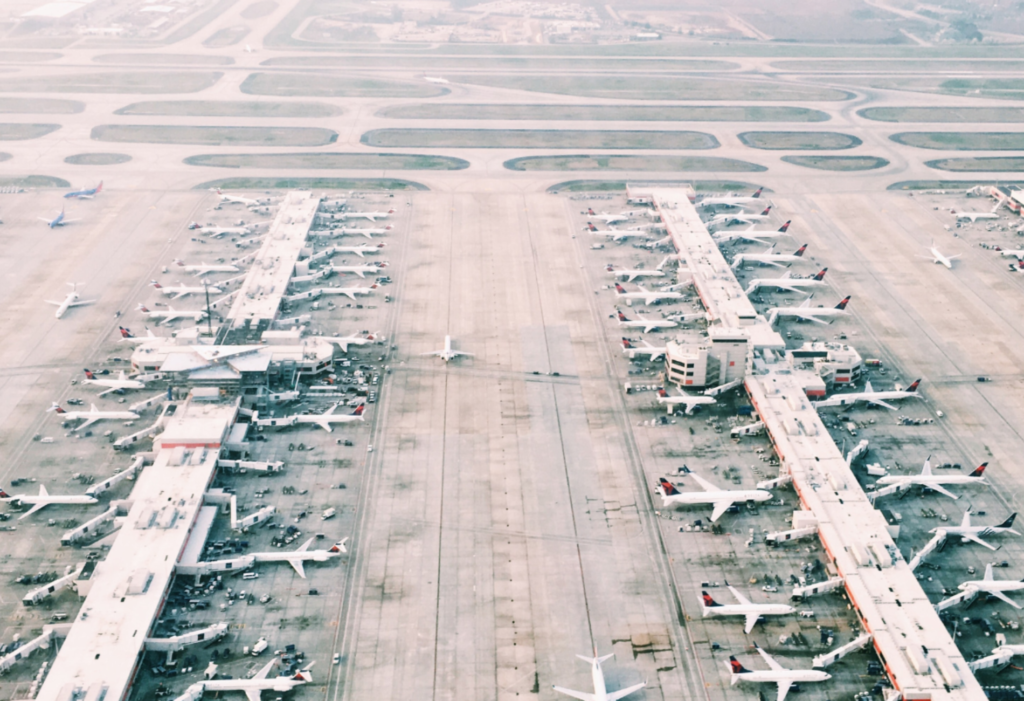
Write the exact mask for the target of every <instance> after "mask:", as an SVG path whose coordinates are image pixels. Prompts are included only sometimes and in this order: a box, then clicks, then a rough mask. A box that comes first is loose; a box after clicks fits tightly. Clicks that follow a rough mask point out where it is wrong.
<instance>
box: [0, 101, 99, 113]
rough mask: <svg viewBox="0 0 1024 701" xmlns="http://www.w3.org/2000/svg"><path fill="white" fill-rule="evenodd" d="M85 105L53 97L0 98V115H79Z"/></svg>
mask: <svg viewBox="0 0 1024 701" xmlns="http://www.w3.org/2000/svg"><path fill="white" fill-rule="evenodd" d="M84 110H85V103H84V102H79V101H78V100H59V99H57V98H51V97H0V114H78V113H79V112H82V111H84Z"/></svg>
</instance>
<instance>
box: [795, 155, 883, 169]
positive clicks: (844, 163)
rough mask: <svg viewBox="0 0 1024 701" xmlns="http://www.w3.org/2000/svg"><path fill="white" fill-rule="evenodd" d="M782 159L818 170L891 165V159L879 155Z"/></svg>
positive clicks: (871, 167)
mask: <svg viewBox="0 0 1024 701" xmlns="http://www.w3.org/2000/svg"><path fill="white" fill-rule="evenodd" d="M782 160H783V161H785V162H786V163H792V164H794V165H798V166H804V167H805V168H816V169H817V170H839V171H851V170H875V169H876V168H883V167H885V166H887V165H889V161H887V160H885V159H884V158H878V157H877V156H783V157H782Z"/></svg>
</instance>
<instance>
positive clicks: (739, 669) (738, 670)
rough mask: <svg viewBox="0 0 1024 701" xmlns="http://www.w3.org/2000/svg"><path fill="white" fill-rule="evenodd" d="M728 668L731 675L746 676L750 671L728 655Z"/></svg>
mask: <svg viewBox="0 0 1024 701" xmlns="http://www.w3.org/2000/svg"><path fill="white" fill-rule="evenodd" d="M729 666H730V667H732V673H733V674H746V673H747V672H749V671H750V670H749V669H747V668H746V667H744V666H743V665H741V664H740V663H739V661H738V660H737V659H736V658H735V657H733V656H732V655H729Z"/></svg>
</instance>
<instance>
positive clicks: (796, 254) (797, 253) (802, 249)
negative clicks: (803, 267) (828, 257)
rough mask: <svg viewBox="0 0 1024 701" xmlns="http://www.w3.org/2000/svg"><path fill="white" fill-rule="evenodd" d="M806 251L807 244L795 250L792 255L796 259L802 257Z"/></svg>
mask: <svg viewBox="0 0 1024 701" xmlns="http://www.w3.org/2000/svg"><path fill="white" fill-rule="evenodd" d="M806 250H807V244H806V243H805V244H804V245H803V246H801V247H800V248H798V249H796V252H795V253H793V255H794V256H797V257H800V256H803V254H804V251H806Z"/></svg>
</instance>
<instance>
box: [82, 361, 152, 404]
mask: <svg viewBox="0 0 1024 701" xmlns="http://www.w3.org/2000/svg"><path fill="white" fill-rule="evenodd" d="M82 384H83V385H96V386H97V387H107V388H108V389H105V390H103V391H102V392H100V393H99V394H97V395H96V396H97V397H102V396H103V395H105V394H110V393H111V392H116V391H117V390H119V389H145V388H146V383H145V382H142V381H140V380H129V379H128V378H127V376H125V374H124V370H122V371H121V374H120V375H118V377H117V379H116V380H97V379H96V376H95V375H94V374H93V373H92V370H90V369H89V368H86V369H85V379H84V380H82Z"/></svg>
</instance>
